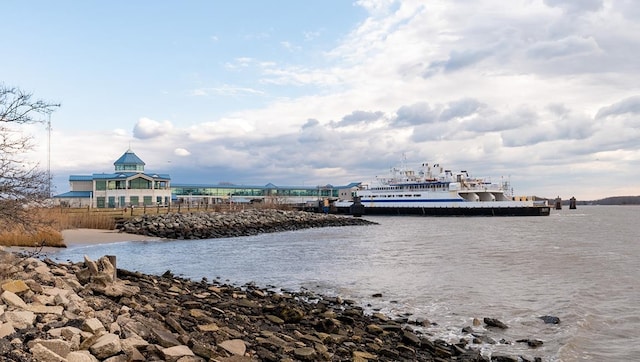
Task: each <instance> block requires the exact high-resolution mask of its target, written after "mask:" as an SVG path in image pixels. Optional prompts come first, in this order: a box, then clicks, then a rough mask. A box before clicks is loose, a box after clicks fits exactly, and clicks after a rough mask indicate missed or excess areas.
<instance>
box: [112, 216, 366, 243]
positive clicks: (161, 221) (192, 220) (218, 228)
mask: <svg viewBox="0 0 640 362" xmlns="http://www.w3.org/2000/svg"><path fill="white" fill-rule="evenodd" d="M368 224H375V223H373V222H371V221H367V220H363V219H359V218H353V217H347V216H338V215H327V214H319V213H311V212H304V211H286V210H276V209H249V210H243V211H238V212H224V213H207V212H197V213H189V214H180V213H168V214H164V215H155V214H154V215H152V214H146V215H142V216H137V217H134V218H131V219H129V220H126V221H124V222H123V223H122V224H121V225H119V226H118V229H119V230H120V231H122V232H127V233H131V234H141V235H147V236H157V237H162V238H168V239H213V238H224V237H235V236H246V235H255V234H259V233H271V232H279V231H287V230H297V229H304V228H314V227H327V226H348V225H368Z"/></svg>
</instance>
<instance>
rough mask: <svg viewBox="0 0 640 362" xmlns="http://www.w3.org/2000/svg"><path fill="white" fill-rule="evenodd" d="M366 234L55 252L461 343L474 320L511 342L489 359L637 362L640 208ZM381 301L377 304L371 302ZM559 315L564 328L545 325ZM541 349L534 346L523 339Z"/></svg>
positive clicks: (359, 229) (460, 221)
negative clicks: (401, 325)
mask: <svg viewBox="0 0 640 362" xmlns="http://www.w3.org/2000/svg"><path fill="white" fill-rule="evenodd" d="M366 218H367V219H369V220H372V221H375V222H377V223H379V225H371V226H353V227H339V228H320V229H309V230H299V231H294V232H284V233H274V234H263V235H257V236H251V237H240V238H227V239H209V240H198V241H155V242H125V243H116V244H103V245H92V246H77V247H73V248H69V249H66V250H61V251H57V252H53V253H51V254H50V255H49V256H50V257H52V258H54V259H58V260H61V261H64V260H67V259H68V260H72V261H81V260H82V257H83V256H84V255H88V256H89V257H91V258H93V259H97V258H99V257H101V256H103V255H107V254H111V255H116V256H117V260H118V267H119V268H123V269H128V270H134V271H141V272H145V273H151V274H161V273H163V272H165V271H166V270H171V271H172V272H173V273H174V274H176V275H182V276H184V277H188V278H193V279H196V280H199V279H201V278H202V277H206V278H208V279H210V280H211V279H215V278H220V279H221V280H223V281H227V280H228V282H230V283H234V284H244V283H248V282H255V283H256V284H257V285H260V286H268V285H273V286H277V287H282V288H288V289H294V290H298V289H300V288H307V289H311V290H313V291H316V292H319V293H322V294H329V295H340V296H342V297H343V298H349V299H354V300H356V301H358V302H359V303H361V304H362V305H363V306H365V307H367V306H368V307H367V308H369V309H373V308H375V309H381V310H382V311H384V312H386V313H389V314H391V315H395V314H400V313H410V314H411V315H412V317H415V318H417V317H422V318H427V319H428V320H429V321H431V322H435V323H437V326H433V327H430V328H428V329H426V330H424V331H425V332H427V333H430V334H433V335H434V338H435V337H437V338H444V339H448V340H450V341H455V340H456V339H457V338H459V337H460V336H461V333H460V329H461V328H462V327H464V326H468V325H471V324H472V321H473V318H478V319H480V320H482V318H483V317H493V318H498V319H500V320H501V321H503V322H505V323H506V324H507V325H509V329H507V330H504V331H485V330H484V329H483V328H482V327H474V328H476V329H477V330H479V331H482V332H486V333H487V334H488V335H489V336H491V337H492V338H494V339H496V340H500V339H505V340H507V341H510V342H512V343H511V344H497V345H487V346H484V351H485V353H487V354H491V353H495V352H504V353H508V354H511V355H523V356H528V357H542V358H543V359H544V360H546V361H578V360H593V361H614V360H617V361H620V360H627V361H632V360H640V333H638V331H640V307H639V306H638V303H639V302H638V301H639V300H640V268H639V267H638V266H639V265H640V243H639V241H638V234H639V232H640V225H639V224H640V207H637V206H582V207H580V206H579V208H578V209H577V210H569V209H566V208H565V209H563V210H552V213H551V215H550V216H548V217H507V218H492V217H475V218H462V217H452V218H447V217H382V216H379V217H366ZM374 293H382V295H383V297H382V298H372V297H371V295H372V294H374ZM542 315H553V316H558V317H559V318H560V319H561V323H560V324H558V325H548V324H544V322H542V321H541V320H540V319H539V318H538V317H540V316H542ZM523 338H532V339H539V340H542V341H543V342H544V345H543V346H542V347H539V348H537V349H530V348H529V347H527V346H526V344H523V343H516V342H515V341H516V340H517V339H523Z"/></svg>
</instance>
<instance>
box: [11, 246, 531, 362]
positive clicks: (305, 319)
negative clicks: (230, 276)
mask: <svg viewBox="0 0 640 362" xmlns="http://www.w3.org/2000/svg"><path fill="white" fill-rule="evenodd" d="M112 260H113V258H112V257H111V258H110V257H107V256H105V257H102V258H100V259H99V260H97V261H92V260H90V259H88V258H87V257H85V260H84V261H83V262H79V263H71V262H68V263H57V262H54V261H52V260H49V259H46V258H45V259H44V260H41V259H40V258H35V257H33V256H29V255H18V254H12V253H8V252H4V251H3V252H0V273H1V276H2V282H1V284H0V286H1V288H2V294H0V299H1V302H0V306H1V307H0V310H1V311H2V313H1V315H0V322H1V324H0V356H1V357H2V360H4V361H45V362H48V361H57V362H83V361H87V362H89V361H106V362H125V361H172V362H175V361H180V362H191V361H197V362H200V361H219V362H241V361H246V362H249V361H359V362H360V361H361V362H365V361H489V360H491V361H537V360H540V359H538V358H536V359H528V358H525V357H522V356H520V357H519V358H518V357H513V356H504V355H496V354H494V355H493V356H492V357H491V358H490V359H489V358H486V357H483V356H482V355H481V353H480V351H479V348H478V347H476V346H479V345H480V344H479V343H487V337H486V336H483V335H482V333H481V332H478V331H474V327H471V326H468V327H465V328H464V329H463V330H462V331H463V332H464V333H468V334H469V336H473V338H471V339H461V340H460V342H459V343H455V344H450V343H446V342H444V341H442V340H431V339H430V338H429V336H428V335H424V334H421V333H420V332H419V331H418V329H417V328H416V327H417V326H416V324H417V325H422V326H425V325H426V326H428V323H429V322H428V321H423V322H413V323H414V324H413V325H412V324H411V323H410V322H409V321H408V320H407V318H402V317H397V318H390V317H388V316H386V315H383V314H380V313H374V314H372V315H366V314H364V313H363V309H362V308H361V307H359V306H357V305H356V304H355V303H354V302H352V301H348V300H342V299H341V298H339V297H335V298H334V297H323V296H320V295H316V294H313V293H311V292H281V291H280V292H276V291H272V290H268V289H264V288H258V287H256V286H254V285H245V286H242V287H237V286H231V285H225V284H218V283H210V282H208V281H207V280H204V279H203V280H202V281H199V282H198V281H190V280H186V279H183V278H179V277H176V276H174V275H173V274H172V273H171V272H170V271H167V272H165V273H164V274H163V275H161V276H152V275H145V274H141V273H138V272H130V271H126V270H121V269H117V270H116V269H115V267H114V266H113V263H112ZM478 323H479V321H478ZM485 324H486V325H487V326H489V327H497V328H503V327H505V326H501V325H500V322H499V321H497V320H493V319H490V318H487V319H485ZM470 341H472V342H470ZM533 342H535V341H533ZM476 343H478V344H476ZM540 343H541V342H540ZM532 347H534V346H532Z"/></svg>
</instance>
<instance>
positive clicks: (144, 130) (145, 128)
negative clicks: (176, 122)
mask: <svg viewBox="0 0 640 362" xmlns="http://www.w3.org/2000/svg"><path fill="white" fill-rule="evenodd" d="M172 131H173V125H172V124H171V122H169V121H162V122H158V121H154V120H152V119H150V118H146V117H143V118H140V119H139V120H138V122H137V123H136V124H135V126H134V127H133V136H134V137H135V138H138V139H149V138H158V137H162V136H165V135H167V134H169V133H171V132H172Z"/></svg>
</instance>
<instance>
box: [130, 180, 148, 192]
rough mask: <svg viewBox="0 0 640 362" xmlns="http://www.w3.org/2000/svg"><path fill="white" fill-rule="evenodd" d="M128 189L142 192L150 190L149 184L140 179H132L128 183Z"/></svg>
mask: <svg viewBox="0 0 640 362" xmlns="http://www.w3.org/2000/svg"><path fill="white" fill-rule="evenodd" d="M129 188H130V189H133V190H144V189H150V188H151V182H150V181H149V180H145V179H143V178H141V177H138V178H134V179H133V180H131V181H130V182H129Z"/></svg>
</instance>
